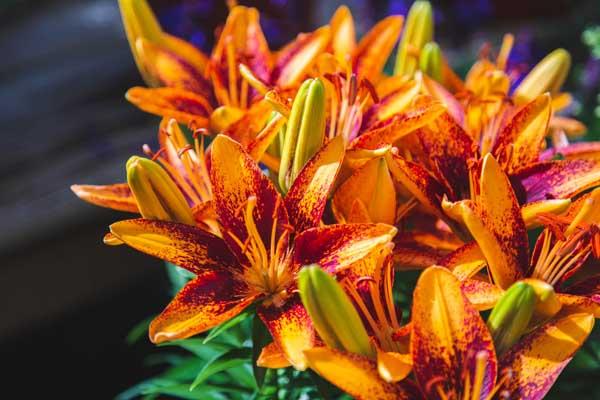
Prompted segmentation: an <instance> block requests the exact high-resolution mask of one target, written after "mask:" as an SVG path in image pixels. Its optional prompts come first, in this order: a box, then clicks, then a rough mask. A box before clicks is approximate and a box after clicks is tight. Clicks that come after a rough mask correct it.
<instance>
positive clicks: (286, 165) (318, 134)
mask: <svg viewBox="0 0 600 400" xmlns="http://www.w3.org/2000/svg"><path fill="white" fill-rule="evenodd" d="M324 139H325V86H324V85H323V82H321V80H320V79H318V78H316V79H307V80H306V81H304V83H303V84H302V86H300V89H299V90H298V94H296V97H295V98H294V102H293V103H292V111H291V112H290V116H289V119H288V122H287V127H286V131H285V139H284V144H283V150H282V154H281V163H280V166H279V185H280V186H281V188H282V190H284V191H287V190H289V188H290V187H291V186H292V184H293V183H294V180H295V179H296V177H297V176H298V174H299V173H300V171H301V170H302V168H303V167H304V165H305V164H306V162H307V161H308V160H310V158H311V157H312V156H314V155H315V153H316V152H317V151H318V150H319V149H320V148H321V146H322V145H323V141H324Z"/></svg>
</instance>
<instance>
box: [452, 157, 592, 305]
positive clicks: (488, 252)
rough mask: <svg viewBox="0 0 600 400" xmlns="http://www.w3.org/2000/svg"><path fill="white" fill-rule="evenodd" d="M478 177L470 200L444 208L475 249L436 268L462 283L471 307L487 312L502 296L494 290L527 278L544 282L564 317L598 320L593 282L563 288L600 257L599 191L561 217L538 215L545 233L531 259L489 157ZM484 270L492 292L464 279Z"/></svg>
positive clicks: (509, 194)
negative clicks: (574, 314)
mask: <svg viewBox="0 0 600 400" xmlns="http://www.w3.org/2000/svg"><path fill="white" fill-rule="evenodd" d="M482 176H484V177H485V179H482V181H481V186H480V189H479V193H480V194H479V196H478V197H477V198H476V199H475V200H463V201H460V202H456V203H448V204H447V206H446V209H447V210H449V212H450V213H451V214H452V215H453V216H454V218H456V219H460V220H462V221H463V222H464V225H465V226H466V227H467V229H468V230H469V232H470V234H471V235H472V237H473V238H474V239H475V242H476V244H473V243H470V244H467V245H465V246H464V247H462V248H460V249H458V250H456V252H455V253H452V254H450V255H449V256H448V257H447V259H446V260H444V261H442V262H441V263H442V264H444V265H446V266H448V267H449V268H450V269H452V270H453V272H454V273H455V274H456V275H458V276H459V277H461V278H462V279H466V281H465V284H464V286H465V291H466V292H467V293H469V295H470V296H471V294H472V297H471V300H472V301H473V303H474V304H478V306H479V307H480V308H488V307H490V306H492V305H493V304H495V302H496V301H497V299H498V297H499V296H500V295H501V294H502V290H499V289H498V288H497V287H496V286H498V287H500V288H501V289H506V288H508V287H509V286H510V285H511V284H512V283H514V282H516V281H518V280H520V279H524V278H531V279H534V280H539V281H542V282H546V283H547V284H549V285H551V286H552V287H553V289H554V290H555V291H557V292H559V294H558V295H557V299H558V302H560V303H561V304H562V307H563V311H565V312H567V311H568V312H579V311H585V312H591V313H593V314H594V315H595V316H600V305H599V304H598V301H599V300H600V298H599V296H598V294H599V293H600V292H598V288H597V283H596V281H598V278H597V277H590V278H583V277H582V278H581V279H582V281H581V283H578V284H574V285H570V286H565V282H566V281H567V280H568V279H571V278H576V277H577V275H578V272H580V270H581V269H582V267H583V266H584V265H586V263H591V264H594V263H596V262H597V258H598V256H599V255H600V251H599V249H600V245H599V244H600V235H599V232H600V230H599V224H600V205H599V201H600V189H595V190H594V191H592V192H591V193H589V194H587V195H584V196H582V197H581V198H580V199H578V200H577V201H576V202H574V203H573V204H572V205H571V206H570V207H569V209H568V211H567V213H566V214H565V216H555V215H553V214H547V213H543V214H541V215H538V216H537V217H536V218H537V220H538V221H539V222H540V223H542V224H544V225H546V226H547V227H546V228H545V229H544V230H543V232H542V234H541V235H540V236H539V237H538V240H537V243H536V245H535V248H534V250H533V252H532V253H531V254H530V253H529V250H528V239H527V231H526V228H525V221H524V219H523V214H522V212H519V203H518V201H517V198H516V196H515V194H514V192H513V191H512V189H511V186H510V183H509V181H508V178H507V177H506V175H504V174H503V173H502V171H501V170H500V168H499V166H498V164H497V163H496V162H495V160H494V159H493V158H492V157H491V156H488V157H486V159H485V161H484V164H483V167H482ZM486 265H487V269H488V271H489V274H490V276H491V281H492V282H493V283H494V284H495V285H496V286H495V285H492V284H490V283H487V282H485V280H484V281H481V280H479V281H477V280H474V279H469V278H471V277H474V276H475V275H476V274H477V273H478V272H479V271H480V270H481V269H482V268H483V267H485V266H486ZM536 285H537V286H540V285H541V284H540V283H536ZM559 309H560V305H557V306H556V307H553V311H552V312H550V314H555V313H556V312H558V310H559Z"/></svg>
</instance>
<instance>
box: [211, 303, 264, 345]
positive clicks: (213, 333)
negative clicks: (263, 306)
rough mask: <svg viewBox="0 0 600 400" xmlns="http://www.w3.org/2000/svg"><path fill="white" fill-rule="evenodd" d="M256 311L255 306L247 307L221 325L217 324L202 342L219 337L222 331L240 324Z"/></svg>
mask: <svg viewBox="0 0 600 400" xmlns="http://www.w3.org/2000/svg"><path fill="white" fill-rule="evenodd" d="M254 311H255V308H254V307H253V306H250V307H248V308H246V309H245V310H244V311H242V312H241V313H240V314H238V315H237V316H235V317H233V318H232V319H230V320H229V321H226V322H224V323H222V324H221V325H219V326H217V327H216V328H214V329H212V330H211V331H210V332H209V333H208V335H207V336H206V337H205V338H204V340H203V341H202V343H203V344H206V343H208V342H210V341H212V340H213V339H214V338H216V337H218V336H219V335H220V334H221V333H223V332H225V331H227V330H229V329H231V328H233V327H234V326H236V325H239V324H240V322H242V321H244V320H245V319H246V318H248V317H249V316H250V314H253V313H254Z"/></svg>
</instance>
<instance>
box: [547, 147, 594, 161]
mask: <svg viewBox="0 0 600 400" xmlns="http://www.w3.org/2000/svg"><path fill="white" fill-rule="evenodd" d="M555 156H560V158H561V159H565V160H577V159H580V160H594V161H600V142H579V143H571V144H569V145H568V146H564V147H560V148H554V147H552V148H550V149H548V150H546V151H544V152H543V153H542V154H541V155H540V160H542V161H549V160H552V158H553V157H555Z"/></svg>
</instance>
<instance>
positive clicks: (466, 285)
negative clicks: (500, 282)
mask: <svg viewBox="0 0 600 400" xmlns="http://www.w3.org/2000/svg"><path fill="white" fill-rule="evenodd" d="M461 288H462V291H463V293H464V294H465V296H467V299H469V302H470V303H471V304H472V305H473V307H475V308H476V309H478V310H480V311H484V310H489V309H491V308H493V307H494V306H495V305H496V303H497V302H498V300H500V298H501V297H502V294H503V293H504V291H503V290H502V289H500V288H499V287H498V286H496V285H494V284H493V283H489V282H484V281H479V280H476V279H466V280H464V281H463V282H461Z"/></svg>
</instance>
